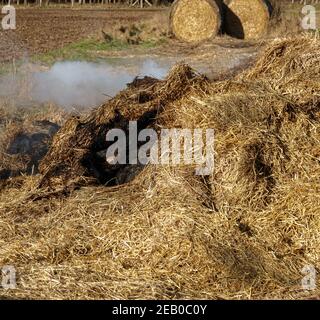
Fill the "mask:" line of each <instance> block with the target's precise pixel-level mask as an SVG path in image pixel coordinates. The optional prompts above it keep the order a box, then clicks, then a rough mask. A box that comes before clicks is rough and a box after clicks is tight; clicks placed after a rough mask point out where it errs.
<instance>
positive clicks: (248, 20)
mask: <svg viewBox="0 0 320 320" xmlns="http://www.w3.org/2000/svg"><path fill="white" fill-rule="evenodd" d="M224 3H225V4H226V5H225V6H224V9H225V13H224V29H225V32H226V33H227V34H229V35H231V36H233V37H236V38H239V39H259V38H261V37H262V36H264V35H265V34H266V32H267V29H268V25H269V20H270V13H271V10H272V7H271V4H270V2H269V1H268V0H225V1H224Z"/></svg>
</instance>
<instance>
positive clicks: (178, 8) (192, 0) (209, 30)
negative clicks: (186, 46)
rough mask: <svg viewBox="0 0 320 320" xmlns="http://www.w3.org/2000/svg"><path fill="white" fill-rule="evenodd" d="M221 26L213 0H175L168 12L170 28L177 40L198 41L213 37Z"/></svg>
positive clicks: (217, 8)
mask: <svg viewBox="0 0 320 320" xmlns="http://www.w3.org/2000/svg"><path fill="white" fill-rule="evenodd" d="M220 26H221V12H220V9H219V6H218V4H217V2H216V1H215V0H176V1H175V2H174V3H173V5H172V9H171V13H170V30H171V32H172V33H173V34H174V35H175V36H176V38H178V39H179V40H182V41H185V42H191V43H199V42H202V41H204V40H208V39H211V38H214V37H215V36H216V35H217V34H218V32H219V30H220Z"/></svg>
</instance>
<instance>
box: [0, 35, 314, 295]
mask: <svg viewBox="0 0 320 320" xmlns="http://www.w3.org/2000/svg"><path fill="white" fill-rule="evenodd" d="M319 52H320V43H319V41H317V40H313V39H310V38H307V37H306V38H297V39H284V40H276V41H274V42H273V43H271V44H270V45H269V46H268V47H267V48H266V49H265V50H264V52H263V53H262V54H261V56H260V58H259V59H258V61H257V63H256V64H255V65H254V66H253V67H252V68H250V69H249V70H247V71H245V72H243V73H241V74H239V75H237V76H235V77H234V78H232V79H229V80H224V81H218V82H214V83H208V82H207V81H206V80H205V79H201V78H200V77H199V76H197V75H195V74H194V73H193V72H191V70H190V68H188V67H186V66H178V67H176V69H174V70H172V72H171V74H170V76H169V78H168V79H167V80H165V81H163V82H162V81H160V82H159V81H155V80H154V82H153V84H147V85H146V87H143V84H137V86H136V88H135V89H133V88H129V89H128V90H127V91H123V92H122V93H120V95H119V96H117V97H116V98H115V99H114V100H111V101H110V102H109V103H107V104H106V105H105V107H103V106H102V107H101V108H98V109H97V110H96V111H94V112H93V113H92V114H91V115H89V116H88V118H84V119H81V120H79V119H72V120H70V121H68V122H67V124H66V126H64V127H63V128H62V129H61V130H60V132H59V134H58V135H56V137H55V139H54V141H53V144H52V149H51V151H50V152H49V153H48V155H47V157H46V159H45V160H44V161H43V163H42V171H43V173H44V175H42V176H34V177H29V178H25V179H24V184H23V186H22V187H19V188H18V187H15V186H12V187H11V188H10V189H4V190H2V192H1V193H0V265H4V264H12V265H14V266H15V267H16V269H17V273H18V282H17V289H16V290H14V291H9V292H4V291H0V297H3V298H8V297H11V298H13V297H14V298H49V299H53V298H56V299H62V298H69V299H70V298H75V299H79V298H82V299H93V298H96V299H106V298H108V299H119V298H127V299H138V298H140V299H141V298H144V299H190V298H194V299H197V298H199V299H217V298H219V299H252V298H255V299H266V298H286V299H299V298H304V297H306V298H315V297H319V293H320V292H319V284H318V289H316V290H314V291H311V292H306V291H304V290H303V289H302V287H301V279H302V278H303V277H304V275H303V274H302V272H301V271H302V268H303V267H304V266H306V265H313V266H314V267H315V268H316V270H318V271H319V268H320V265H319V254H320V236H319V232H318V231H319V228H320V196H319V194H320V183H319V175H320V162H319V159H320V148H319V141H320V108H319V106H320V96H319V92H320V82H319V76H320V74H319V69H318V68H315V67H314V66H316V65H319V63H320V55H319ZM149 81H150V79H148V80H147V83H148V82H149ZM179 83H180V84H181V86H179ZM137 87H140V89H139V90H140V92H141V93H142V96H143V97H144V98H143V100H142V101H140V102H139V100H137V99H138V98H137V96H135V98H133V96H132V93H133V92H135V93H137V92H138V91H139V90H137ZM150 87H151V88H150ZM146 88H148V90H147V91H145V90H146ZM132 90H133V91H132ZM179 92H180V94H178V93H179ZM144 93H149V94H148V95H144ZM166 93H167V95H166ZM146 96H147V97H149V99H147V98H146ZM125 97H126V99H127V101H128V102H127V104H125V103H124V101H125ZM146 100H149V102H146ZM155 101H157V103H156V102H155ZM113 105H115V106H116V105H117V106H118V111H119V112H120V114H121V115H122V117H124V118H125V119H128V118H130V119H136V118H140V116H141V114H143V113H144V112H143V111H144V110H145V111H146V112H147V111H150V110H154V108H155V107H156V106H158V107H159V108H158V109H157V110H161V112H158V113H157V114H155V115H154V116H153V117H152V119H153V121H152V122H149V124H148V125H149V126H150V127H154V128H162V127H165V128H170V127H175V128H203V129H206V128H214V129H215V171H214V173H213V174H212V175H211V176H208V177H199V176H196V175H195V174H194V167H193V166H192V165H190V166H189V165H188V166H172V165H168V166H151V165H150V166H146V167H145V168H144V169H143V170H142V171H141V172H140V173H139V174H138V175H137V176H136V177H135V178H134V179H133V180H132V181H131V182H130V183H127V184H124V185H117V186H113V187H105V186H97V185H92V184H87V185H85V183H82V187H81V188H80V189H79V190H75V191H73V192H71V193H70V194H69V195H68V196H67V197H57V196H54V197H53V196H48V197H47V198H38V199H37V201H35V200H34V199H33V200H32V199H30V194H33V195H34V194H36V193H37V192H38V193H40V192H42V191H41V190H42V189H39V188H38V187H39V182H41V181H42V182H43V181H51V187H52V188H55V186H59V185H60V182H61V177H64V178H66V181H69V182H71V181H73V180H74V178H75V175H74V173H73V171H72V170H73V167H72V162H71V158H69V160H68V161H69V162H68V163H67V165H66V166H64V167H62V171H61V172H62V173H61V172H59V170H58V168H59V166H56V165H55V163H57V161H58V162H59V161H60V165H61V164H62V160H63V158H62V153H63V151H64V152H65V153H66V154H68V155H69V156H70V155H72V156H73V157H74V159H75V169H74V172H75V174H76V173H77V172H78V174H80V173H81V172H85V171H86V170H85V169H84V168H83V167H81V166H80V165H79V161H78V160H79V156H78V154H77V152H79V154H81V157H82V156H83V155H85V154H87V153H88V152H89V151H88V150H87V148H88V146H92V145H94V143H93V142H92V141H93V140H95V139H96V138H97V136H98V133H99V130H100V129H101V128H102V129H103V130H104V128H105V127H104V124H105V123H107V124H108V126H111V122H112V120H111V122H110V119H114V118H115V117H114V112H115V107H114V109H113V108H112V106H113ZM81 128H84V129H85V130H86V132H87V133H88V134H87V137H88V138H87V139H88V141H90V143H88V142H87V141H86V140H84V141H83V146H84V147H85V148H84V149H82V150H79V151H78V150H77V148H78V146H79V145H76V146H77V147H76V148H74V150H73V151H72V152H74V153H73V154H70V153H69V152H71V151H70V150H69V149H68V148H69V147H70V146H72V145H71V144H70V143H71V142H72V143H73V142H75V141H77V140H75V139H76V138H75V137H76V136H78V134H79V133H81V134H82V129H81ZM98 129H99V130H98ZM102 129H101V130H102ZM58 137H59V138H58ZM84 137H85V134H83V135H82V137H81V139H84ZM79 139H80V138H79ZM79 144H80V141H79ZM60 149H61V151H59V150H60ZM89 149H90V148H89ZM53 151H56V152H57V153H56V156H54V155H53V153H54V152H53ZM53 168H56V170H57V171H54V170H53ZM78 168H81V170H80V171H77V170H78ZM49 172H50V174H49ZM85 174H88V172H85ZM92 176H93V177H94V174H93V175H92ZM49 178H50V179H49ZM43 179H45V180H43ZM47 179H49V180H47ZM55 179H57V180H55ZM94 179H96V178H94ZM62 180H63V179H62ZM56 181H60V182H59V183H57V184H55V182H56ZM48 185H50V183H48V184H44V187H45V188H48Z"/></svg>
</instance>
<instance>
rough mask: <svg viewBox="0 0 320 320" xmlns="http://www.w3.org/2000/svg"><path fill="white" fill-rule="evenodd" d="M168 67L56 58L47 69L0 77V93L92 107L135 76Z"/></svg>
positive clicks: (157, 73) (151, 63) (157, 72)
mask: <svg viewBox="0 0 320 320" xmlns="http://www.w3.org/2000/svg"><path fill="white" fill-rule="evenodd" d="M168 68H169V67H168V64H166V66H165V67H162V66H160V64H158V63H157V62H155V61H153V60H146V61H139V62H137V61H135V62H134V63H133V62H131V64H129V65H128V64H127V65H124V64H122V63H120V64H118V65H114V64H112V65H111V64H107V63H91V62H80V61H77V62H70V61H66V62H57V63H55V64H54V65H53V66H52V67H51V68H50V69H49V70H44V71H39V70H36V71H32V72H27V73H28V74H27V76H26V73H24V76H21V75H19V74H17V75H16V76H12V75H11V76H5V77H3V78H2V79H1V80H0V95H2V96H9V95H11V96H15V97H19V98H20V99H22V98H25V97H23V96H24V95H27V96H28V98H29V99H30V100H32V101H34V102H38V103H45V102H52V103H54V104H57V105H59V106H62V107H65V108H72V107H92V106H97V105H99V104H101V103H103V102H104V101H106V100H107V99H108V96H114V95H115V94H116V93H117V92H118V91H120V90H122V89H124V88H125V87H126V84H127V83H129V82H131V81H132V80H133V79H134V77H135V76H137V75H139V76H145V75H149V76H153V77H155V78H159V79H162V78H164V77H165V75H166V74H167V72H168ZM22 78H23V79H24V81H23V80H22ZM26 78H27V80H26ZM26 81H27V82H28V85H27V89H26Z"/></svg>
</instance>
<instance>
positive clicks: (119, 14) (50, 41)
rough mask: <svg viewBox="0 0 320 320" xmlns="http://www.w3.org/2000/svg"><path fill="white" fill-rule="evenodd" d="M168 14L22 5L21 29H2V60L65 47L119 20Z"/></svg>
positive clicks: (146, 11) (0, 54)
mask: <svg viewBox="0 0 320 320" xmlns="http://www.w3.org/2000/svg"><path fill="white" fill-rule="evenodd" d="M166 14H167V11H166V10H164V9H157V10H155V9H153V10H136V9H127V10H125V9H117V10H111V9H104V10H102V9H101V10H98V9H95V10H94V9H90V10H89V9H86V10H72V9H36V8H33V9H18V10H17V29H16V30H10V31H3V30H1V31H0V61H10V60H12V59H13V58H20V57H22V56H23V55H26V54H27V55H32V54H39V53H45V52H48V51H50V50H52V49H57V48H61V47H63V46H65V45H67V44H70V43H73V42H76V41H79V40H81V39H84V38H86V37H90V36H96V35H100V34H101V31H102V29H103V28H105V27H106V26H108V25H109V26H112V25H114V24H115V23H121V22H123V23H137V22H141V21H145V20H148V19H152V18H154V17H155V16H162V17H163V16H164V17H165V15H166Z"/></svg>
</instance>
